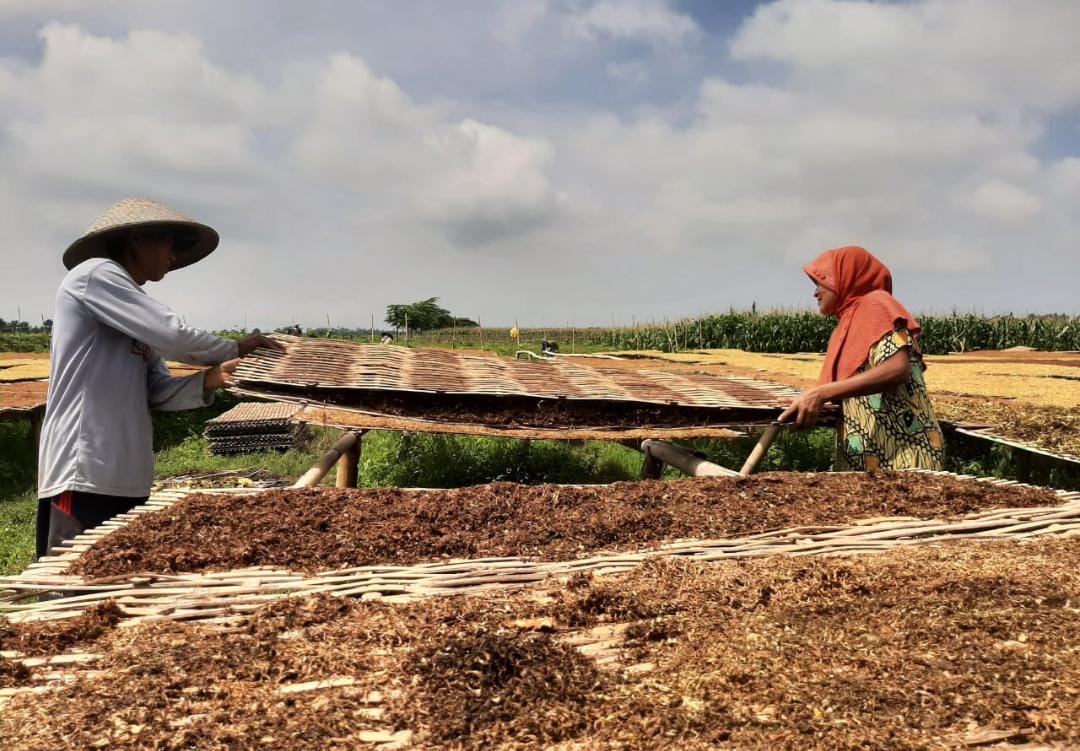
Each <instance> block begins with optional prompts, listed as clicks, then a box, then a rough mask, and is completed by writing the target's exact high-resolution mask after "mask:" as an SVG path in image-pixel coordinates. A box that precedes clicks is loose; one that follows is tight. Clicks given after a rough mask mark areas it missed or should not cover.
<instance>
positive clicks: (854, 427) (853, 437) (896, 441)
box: [835, 328, 945, 471]
mask: <svg viewBox="0 0 1080 751" xmlns="http://www.w3.org/2000/svg"><path fill="white" fill-rule="evenodd" d="M894 355H899V356H900V357H907V358H908V359H909V360H910V361H911V378H909V379H908V380H907V382H905V383H902V384H900V385H899V386H896V387H895V388H892V389H889V390H888V391H885V392H884V393H881V394H868V395H866V396H853V397H849V398H847V399H844V400H843V401H842V402H841V408H842V410H843V420H842V421H841V423H840V425H839V426H838V427H837V430H836V439H837V440H836V467H835V468H836V469H837V470H838V471H845V470H874V469H878V468H881V469H915V468H918V469H936V470H940V469H943V468H944V459H945V444H944V441H942V438H941V426H939V425H938V421H937V418H936V417H935V416H934V408H933V407H932V406H931V404H930V395H929V394H927V392H926V381H925V380H923V362H922V349H921V348H920V346H919V342H918V340H917V339H916V338H914V337H912V336H911V334H910V333H908V330H907V329H906V328H898V329H896V331H893V332H892V333H889V334H886V335H885V336H884V337H883V338H882V339H881V340H880V341H879V342H878V343H877V344H875V345H874V346H873V347H871V348H870V357H869V358H868V359H867V362H866V364H865V365H863V367H862V370H860V372H865V371H866V370H868V369H870V368H872V367H874V366H876V365H880V364H881V363H883V362H885V361H886V360H888V359H889V358H890V357H892V356H894Z"/></svg>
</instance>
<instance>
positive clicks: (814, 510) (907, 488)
mask: <svg viewBox="0 0 1080 751" xmlns="http://www.w3.org/2000/svg"><path fill="white" fill-rule="evenodd" d="M1059 502H1060V501H1059V500H1058V497H1057V496H1056V495H1054V494H1053V493H1052V492H1050V491H1046V490H1037V489H1025V488H1016V487H1001V486H995V485H989V484H986V483H980V482H974V481H964V480H956V479H953V478H950V477H939V476H930V475H917V474H912V473H892V472H878V473H876V474H862V473H855V474H833V473H825V474H807V473H779V472H778V473H766V474H761V475H754V476H752V477H750V478H746V479H729V478H703V479H685V480H679V481H674V482H660V481H649V482H624V483H615V484H613V485H603V486H586V487H565V486H558V485H517V484H514V483H493V484H490V485H479V486H474V487H470V488H460V489H452V490H432V491H425V492H415V491H407V490H401V489H398V488H381V489H362V490H338V489H333V488H319V489H301V490H291V489H286V490H271V491H267V492H265V493H260V494H258V495H251V496H246V497H227V496H219V495H195V496H190V497H188V498H186V499H184V500H182V501H180V502H179V503H177V504H175V505H173V506H171V507H169V508H167V509H164V510H162V511H158V512H155V513H153V514H148V515H145V516H141V517H138V518H137V519H136V520H134V521H133V522H132V523H131V524H129V525H127V526H126V527H124V528H122V529H120V530H118V531H116V532H114V533H112V534H110V535H109V536H108V537H106V538H104V539H102V540H100V541H99V542H97V543H96V544H95V545H94V546H93V547H92V548H91V549H90V550H89V551H87V552H86V553H84V554H83V555H82V556H81V557H80V559H79V560H78V561H77V562H76V563H75V565H74V566H73V568H72V569H71V570H72V572H73V573H79V574H82V575H84V576H86V577H88V578H99V577H109V576H117V575H124V574H134V573H138V572H155V573H172V572H180V571H185V572H197V571H210V570H228V569H232V568H243V567H246V566H263V565H268V566H275V567H282V568H286V569H290V570H304V571H309V572H313V571H324V570H329V569H334V568H341V567H346V566H363V565H372V564H413V563H419V562H422V561H438V560H446V559H453V558H482V557H492V556H520V557H526V558H532V559H539V560H569V559H574V558H580V557H583V556H587V555H590V554H593V553H597V552H600V551H613V550H640V549H642V548H647V547H649V546H650V545H655V544H659V543H662V542H665V541H671V540H674V539H679V538H705V539H708V538H713V539H715V538H724V537H733V536H743V535H748V534H754V533H758V532H763V531H769V530H777V529H784V528H788V527H794V526H828V525H842V524H848V523H850V522H853V521H855V520H858V519H863V518H868V517H881V516H915V517H920V518H946V517H955V516H959V515H963V514H967V513H971V512H973V511H978V510H982V509H990V508H1008V507H1030V506H1053V505H1056V504H1058V503H1059Z"/></svg>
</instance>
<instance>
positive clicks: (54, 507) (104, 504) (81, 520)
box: [37, 490, 147, 558]
mask: <svg viewBox="0 0 1080 751" xmlns="http://www.w3.org/2000/svg"><path fill="white" fill-rule="evenodd" d="M146 498H147V497H146V496H144V497H142V498H125V497H120V496H115V495H97V494H96V493H81V492H79V491H77V490H68V491H65V492H63V493H61V494H60V495H56V496H53V497H51V498H39V499H38V509H37V557H38V558H40V557H41V556H43V555H46V554H47V553H48V552H49V551H50V550H52V549H53V548H54V547H56V546H57V545H59V544H60V543H62V542H63V541H64V540H70V539H71V538H72V537H75V536H76V535H79V534H82V533H83V531H85V530H87V529H91V528H93V527H96V526H98V525H99V524H101V523H102V522H106V521H108V520H109V519H112V518H113V517H114V516H116V515H117V514H123V513H126V512H128V511H131V509H133V508H135V507H136V506H139V505H141V504H143V503H146Z"/></svg>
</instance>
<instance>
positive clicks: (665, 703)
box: [3, 539, 1080, 751]
mask: <svg viewBox="0 0 1080 751" xmlns="http://www.w3.org/2000/svg"><path fill="white" fill-rule="evenodd" d="M1078 605H1080V544H1078V542H1077V540H1075V539H1043V540H1039V541H1032V542H1015V541H1000V542H959V543H950V544H942V545H925V546H917V547H912V548H904V549H899V550H895V551H892V552H890V553H887V554H881V555H873V556H860V557H851V558H791V557H770V558H762V559H750V560H742V561H732V562H725V563H712V564H709V563H700V562H696V563H695V562H689V561H680V560H673V559H666V560H657V561H651V562H649V563H646V564H644V565H643V566H641V567H639V568H638V569H636V570H635V571H633V572H631V573H628V574H619V575H612V576H606V577H599V576H582V575H579V576H576V577H573V578H571V579H569V580H560V581H552V582H550V583H549V584H548V585H547V586H546V587H545V588H544V589H543V590H539V591H538V590H536V589H533V590H524V591H520V590H519V591H508V590H501V591H497V592H494V593H490V594H486V595H482V596H475V595H474V596H457V597H445V598H430V599H427V600H422V601H418V602H415V603H413V604H410V605H401V606H391V605H386V604H380V603H377V602H370V603H367V602H365V603H358V602H355V601H351V600H344V599H341V600H339V599H334V598H331V597H328V596H318V597H313V598H306V599H294V600H289V601H286V602H283V603H279V604H276V605H273V606H270V607H267V608H266V609H264V610H262V611H260V612H259V613H258V614H257V615H256V616H255V617H253V618H252V619H251V620H250V621H249V622H247V624H246V625H245V626H243V627H239V628H237V627H235V626H234V627H231V628H227V629H225V628H221V627H219V626H214V625H212V624H182V623H171V622H157V623H147V624H141V625H136V626H133V627H130V628H120V629H113V630H110V631H106V632H105V633H104V634H102V635H101V636H100V637H98V639H97V641H96V642H95V643H94V645H93V646H94V649H95V651H96V652H97V653H99V654H100V658H99V660H98V661H97V662H95V663H94V664H93V665H92V669H93V670H94V671H96V672H93V673H90V672H83V673H82V674H81V677H78V678H76V679H75V680H74V682H72V683H68V684H63V685H57V687H56V688H55V689H53V690H51V691H48V692H46V693H42V694H34V695H20V696H16V697H15V698H14V699H12V700H11V701H10V703H8V704H7V705H6V706H5V707H4V709H3V712H4V736H5V748H7V749H11V751H26V750H27V749H41V748H105V747H114V746H122V747H125V748H132V749H187V748H230V749H237V750H239V751H245V750H248V749H265V748H290V749H326V748H362V747H366V746H365V743H366V742H367V741H372V740H379V739H382V740H387V739H389V738H391V737H395V738H397V739H399V740H408V741H410V742H411V743H412V747H415V748H424V749H515V750H522V751H523V750H526V749H530V750H531V749H550V748H558V749H567V750H568V749H580V750H581V751H589V750H591V749H614V748H619V749H624V750H626V751H637V750H638V749H642V750H644V749H668V748H686V749H705V748H716V747H717V746H720V747H724V748H737V749H776V748H800V749H930V748H934V749H936V748H948V747H961V746H963V745H964V744H968V743H981V742H985V741H984V740H980V739H985V738H987V737H991V738H994V737H997V738H1002V739H1009V740H1011V741H1012V742H1017V741H1028V742H1031V743H1038V744H1064V745H1067V744H1076V743H1080V723H1077V721H1076V718H1078V717H1080V650H1078V649H1077V648H1076V645H1077V644H1078V643H1080V618H1077V613H1076V611H1077V607H1078ZM598 624H599V625H598ZM627 624H628V625H627ZM619 625H625V626H626V627H625V628H623V629H622V630H621V632H620V633H621V636H620V637H618V639H617V640H616V642H615V644H614V647H613V648H612V649H613V650H614V651H613V654H614V655H615V658H616V659H615V660H614V662H610V663H604V664H599V663H597V662H595V660H594V657H595V655H596V654H598V653H597V652H596V651H595V649H593V650H592V651H590V646H591V645H592V646H595V643H593V642H590V641H589V639H590V638H593V637H591V636H590V635H591V634H593V633H594V632H596V631H597V630H601V629H604V628H608V627H609V626H610V627H612V628H614V627H615V626H619ZM45 627H46V626H44V625H43V626H34V625H31V624H27V625H15V626H11V628H12V630H13V633H14V636H15V638H18V639H22V640H24V642H26V643H33V641H34V638H33V636H32V635H31V634H32V633H33V632H34V631H35V630H37V629H42V628H45ZM595 638H596V639H603V638H606V637H605V636H603V635H600V636H596V637H595ZM331 678H337V679H339V682H338V684H337V685H336V687H335V686H332V685H330V684H326V685H324V687H322V688H315V687H312V686H307V688H309V689H310V690H304V691H296V690H295V689H294V688H291V687H295V686H296V685H297V684H305V683H307V682H309V681H318V680H327V679H331ZM342 678H347V679H349V680H347V681H341V680H340V679H342ZM344 683H348V684H349V685H343V684H344ZM304 687H305V686H301V688H304ZM394 732H397V733H399V735H398V736H391V734H392V733H394Z"/></svg>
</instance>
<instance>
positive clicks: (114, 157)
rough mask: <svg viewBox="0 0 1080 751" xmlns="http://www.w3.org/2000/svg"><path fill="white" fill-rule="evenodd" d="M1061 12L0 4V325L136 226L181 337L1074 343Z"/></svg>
mask: <svg viewBox="0 0 1080 751" xmlns="http://www.w3.org/2000/svg"><path fill="white" fill-rule="evenodd" d="M1077 39H1080V2H1075V0H1025V2H1022V3H1020V2H1015V1H1014V0H921V1H918V2H881V1H879V0H875V1H873V2H871V1H869V0H776V1H775V2H761V3H755V2H745V1H742V0H736V1H733V2H722V1H721V0H450V1H448V0H366V1H358V2H345V1H339V2H331V1H330V0H307V2H304V3H296V2H290V1H286V0H269V1H268V0H258V2H256V0H232V1H231V2H228V3H222V2H220V0H178V1H174V0H157V1H156V2H153V3H147V2H142V1H141V0H0V318H7V319H13V318H15V317H16V315H17V311H21V313H22V317H23V319H26V320H31V321H38V320H39V319H40V318H41V317H45V318H48V317H51V311H52V305H53V297H54V295H55V290H56V287H57V285H58V284H59V283H60V281H61V279H62V278H63V275H64V273H65V271H64V268H63V265H62V263H61V255H62V252H63V250H64V249H65V248H66V247H67V246H68V245H69V244H70V243H71V242H72V241H74V240H75V239H76V238H77V237H79V236H80V235H81V234H82V233H83V232H84V231H85V230H86V228H87V227H89V226H90V225H91V224H92V223H93V221H94V220H95V219H96V218H97V216H98V215H99V214H101V213H102V212H103V211H104V210H105V209H106V208H107V207H108V206H109V205H110V204H112V203H113V202H115V201H117V200H119V199H121V198H124V197H128V196H145V197H149V198H153V199H156V200H159V201H162V202H164V203H165V204H167V205H169V206H170V207H173V208H175V209H177V210H179V211H182V212H184V213H187V214H189V215H191V216H193V217H195V218H197V219H199V220H200V221H203V222H206V223H208V224H210V225H211V226H213V227H215V228H216V229H217V230H218V232H219V233H220V235H221V244H220V246H219V247H218V249H217V251H215V252H214V253H213V254H212V255H211V256H209V257H208V258H207V259H206V260H204V261H201V262H200V263H198V264H196V265H194V266H191V267H188V268H185V269H182V270H178V271H177V272H175V273H174V274H170V275H168V276H167V277H166V279H165V280H164V281H162V282H160V283H157V284H153V283H152V284H149V285H148V286H147V288H146V289H147V291H148V292H149V293H150V294H152V295H154V296H155V297H157V298H158V299H160V300H162V301H163V302H165V303H166V304H168V305H169V306H170V307H172V308H173V309H174V310H175V311H177V313H179V314H181V315H182V316H183V317H184V319H185V320H186V321H187V323H188V324H189V325H193V326H198V327H202V328H210V329H217V328H227V327H238V328H239V327H248V328H252V327H256V326H258V327H261V328H263V329H264V330H265V329H269V328H274V327H277V326H281V325H286V324H291V323H293V322H296V323H299V324H300V325H302V326H320V325H325V324H326V322H327V320H329V321H330V323H331V325H333V326H335V327H347V326H351V327H365V326H368V325H370V322H371V320H372V317H374V320H375V325H376V327H381V326H382V318H383V316H384V315H385V310H386V306H387V305H389V304H392V303H407V302H413V301H416V300H421V299H424V298H427V297H432V296H437V297H439V298H440V299H441V301H442V304H444V305H445V306H446V307H447V308H449V309H450V310H451V311H453V312H454V313H455V314H456V315H461V316H468V317H471V318H474V319H475V318H477V317H479V318H480V320H481V322H482V323H483V324H484V325H511V324H513V323H514V322H515V321H518V322H520V323H521V325H523V326H564V325H574V326H588V325H609V324H611V323H612V322H615V323H618V324H630V323H631V322H635V321H636V322H640V321H650V320H656V321H659V320H663V319H666V318H667V319H673V318H680V317H686V316H696V315H699V314H703V313H710V312H720V311H726V310H728V309H729V308H748V307H749V306H750V305H751V304H756V306H757V308H758V309H759V310H760V309H767V308H778V307H782V308H805V307H809V306H810V305H811V303H812V302H813V301H812V299H811V292H812V288H811V284H810V282H809V281H808V279H807V278H806V276H805V275H804V274H803V273H802V271H801V268H802V266H803V265H804V264H806V263H808V262H809V261H810V260H812V259H813V258H814V257H815V256H816V255H817V254H818V253H820V252H822V251H823V250H826V249H828V248H833V247H837V246H841V245H851V244H857V245H863V246H865V247H867V248H868V249H869V250H870V251H871V252H873V253H874V254H875V255H877V256H878V257H879V258H880V259H881V260H882V261H884V262H885V263H886V264H887V265H888V266H889V267H890V269H891V270H892V272H893V278H894V291H895V294H896V296H897V297H898V298H899V299H900V300H901V302H903V303H904V304H905V305H907V306H908V307H909V308H910V309H912V310H913V311H918V312H948V311H952V310H957V311H960V312H976V313H983V314H992V313H1004V312H1013V313H1017V314H1026V313H1044V312H1060V313H1068V314H1077V313H1080V44H1077V43H1076V40H1077Z"/></svg>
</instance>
